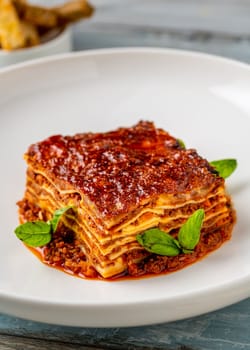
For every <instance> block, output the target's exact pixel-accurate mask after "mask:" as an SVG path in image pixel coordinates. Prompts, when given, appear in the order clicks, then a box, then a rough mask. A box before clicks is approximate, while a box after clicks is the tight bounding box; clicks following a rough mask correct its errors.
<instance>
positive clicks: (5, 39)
mask: <svg viewBox="0 0 250 350" xmlns="http://www.w3.org/2000/svg"><path fill="white" fill-rule="evenodd" d="M0 44H1V47H2V48H3V49H6V50H13V49H18V48H20V47H24V46H25V37H24V33H23V30H22V26H21V21H20V19H19V17H18V14H17V11H16V9H15V7H14V5H13V4H12V2H11V0H0Z"/></svg>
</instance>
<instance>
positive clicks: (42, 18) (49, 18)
mask: <svg viewBox="0 0 250 350" xmlns="http://www.w3.org/2000/svg"><path fill="white" fill-rule="evenodd" d="M13 3H14V5H15V7H16V9H17V12H18V14H19V16H20V18H21V19H22V20H24V21H25V22H29V23H31V24H33V25H35V26H40V27H44V28H54V27H57V26H58V18H57V15H56V13H55V12H54V11H53V10H51V9H49V8H45V7H41V6H36V5H30V4H28V3H27V2H25V1H23V0H13Z"/></svg>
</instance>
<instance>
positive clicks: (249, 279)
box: [0, 47, 250, 327]
mask: <svg viewBox="0 0 250 350" xmlns="http://www.w3.org/2000/svg"><path fill="white" fill-rule="evenodd" d="M138 53H145V54H156V55H159V54H163V55H167V56H169V55H177V56H188V57H194V58H196V59H206V60H210V61H213V62H215V63H217V62H223V63H227V64H230V65H234V66H236V67H239V68H243V69H244V70H247V71H249V72H250V66H249V65H248V64H246V63H244V62H240V61H236V60H234V59H230V58H225V57H222V56H217V55H212V54H207V53H202V52H197V51H188V50H179V49H169V48H156V47H153V48H152V47H122V48H104V49H103V48H102V49H94V50H85V51H78V52H71V53H65V54H58V55H54V56H47V57H43V58H38V59H34V60H30V61H26V62H23V63H18V64H14V65H12V66H10V67H4V68H1V69H0V77H1V75H2V74H11V73H12V72H15V71H17V70H20V69H24V68H29V67H34V66H37V65H41V64H49V63H50V62H56V61H64V60H71V59H74V58H77V57H78V58H79V57H87V56H99V55H114V54H123V55H124V54H138ZM153 278H155V277H153ZM235 281H236V282H235ZM103 282H105V281H103ZM111 283H113V282H111ZM115 283H119V282H115ZM236 283H239V284H242V285H243V286H244V287H245V289H244V292H243V291H241V293H240V296H238V295H237V294H235V293H236V289H237V287H236V285H235V284H236ZM230 287H231V288H232V289H233V290H232V291H233V292H234V298H233V300H232V302H231V303H230V304H228V303H227V304H226V305H231V304H233V303H234V302H238V301H241V300H244V299H246V298H248V297H249V296H250V273H249V274H248V275H245V276H244V277H241V278H239V279H237V280H235V279H234V280H233V281H228V282H227V283H225V284H222V285H219V286H218V285H215V286H210V288H206V289H205V290H204V289H202V290H198V291H195V292H189V293H188V294H185V293H184V294H181V295H178V296H177V297H176V296H175V297H171V300H176V299H177V300H178V299H183V297H184V299H187V300H189V299H190V298H193V297H195V296H198V297H205V296H206V295H207V294H211V292H212V293H216V292H221V291H224V290H228V288H230ZM247 287H248V288H247ZM1 299H2V300H4V299H6V300H9V302H10V303H11V302H14V303H18V302H19V303H20V302H21V303H24V304H27V303H30V304H31V306H32V305H34V303H35V304H36V307H38V308H42V307H43V306H45V305H46V306H47V307H48V306H50V307H52V306H53V307H54V308H56V307H57V308H58V307H60V308H61V309H64V308H69V307H74V308H76V307H78V308H83V309H85V308H100V307H102V308H103V309H107V308H110V307H112V308H114V307H121V306H122V307H126V305H127V303H124V302H116V303H111V302H110V303H107V304H106V303H105V304H103V302H100V303H99V304H98V303H94V304H91V303H89V304H79V303H73V304H72V303H65V302H63V301H59V302H58V301H54V300H53V301H48V300H41V299H36V298H28V297H20V296H19V297H18V295H14V294H13V295H12V294H11V295H9V294H6V293H4V292H3V291H1V290H0V300H1ZM166 301H168V302H169V301H170V299H169V298H164V299H161V300H160V301H157V300H153V299H152V300H149V303H151V304H159V303H160V304H162V302H164V303H166ZM134 303H136V304H137V306H138V301H134ZM128 304H129V305H131V304H133V302H132V301H129V302H128ZM139 304H140V305H139V306H141V305H144V304H145V301H141V303H139ZM222 304H223V303H222ZM226 305H222V306H220V307H216V308H214V309H211V308H210V311H213V310H216V309H218V308H221V307H224V306H226ZM1 309H3V312H5V311H4V310H5V309H6V308H4V307H2V306H1V304H0V311H1ZM206 312H209V311H202V312H201V313H200V312H196V313H194V314H193V315H192V316H196V315H200V314H202V313H206ZM11 314H13V313H11ZM14 315H15V313H14ZM17 316H20V315H19V314H18V315H17ZM186 317H189V316H185V317H184V318H186ZM182 318H183V317H179V318H178V317H177V318H171V319H169V320H167V321H161V322H169V321H174V320H178V319H182ZM40 321H41V322H49V323H50V320H49V319H48V320H47V321H46V320H45V321H44V320H40ZM52 323H56V324H59V323H57V321H56V318H55V319H54V320H52ZM111 323H112V322H111ZM60 324H62V323H60ZM63 324H64V323H63ZM146 324H151V322H148V321H146V320H145V323H139V324H138V323H135V324H133V326H136V325H137V326H138V325H146ZM65 325H78V326H82V325H84V322H83V324H80V323H77V324H74V322H70V323H65ZM88 326H91V327H95V326H94V325H88ZM114 326H116V327H117V326H120V327H123V326H128V325H127V322H124V321H122V320H121V323H120V325H117V323H116V324H115V325H110V326H108V327H114ZM98 327H107V325H106V324H103V325H101V324H99V325H98Z"/></svg>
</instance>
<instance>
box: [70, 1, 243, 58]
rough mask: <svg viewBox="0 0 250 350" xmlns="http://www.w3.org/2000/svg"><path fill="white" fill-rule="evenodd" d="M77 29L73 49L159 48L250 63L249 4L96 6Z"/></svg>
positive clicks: (130, 3) (121, 3) (125, 3)
mask: <svg viewBox="0 0 250 350" xmlns="http://www.w3.org/2000/svg"><path fill="white" fill-rule="evenodd" d="M92 3H93V4H94V5H95V7H96V13H95V15H94V16H93V17H92V18H91V19H90V20H86V21H83V22H81V23H80V24H78V25H76V26H75V27H74V48H75V49H76V50H81V49H93V48H104V47H118V46H120V47H121V46H122V47H124V46H158V47H168V48H178V49H184V50H195V51H201V52H206V53H211V54H216V55H221V56H225V57H229V58H234V59H238V60H241V61H244V62H250V21H249V13H250V1H248V0H245V1H244V0H240V1H238V0H230V1H229V0H220V1H217V0H210V1H208V0H206V1H204V0H203V1H200V0H175V1H171V0H165V1H164V0H154V1H151V0H143V1H142V0H93V1H92Z"/></svg>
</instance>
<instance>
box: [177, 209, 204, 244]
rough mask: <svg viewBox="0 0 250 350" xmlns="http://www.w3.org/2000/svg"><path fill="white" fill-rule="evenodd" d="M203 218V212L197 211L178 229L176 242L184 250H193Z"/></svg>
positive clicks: (198, 237) (198, 238)
mask: <svg viewBox="0 0 250 350" xmlns="http://www.w3.org/2000/svg"><path fill="white" fill-rule="evenodd" d="M204 216H205V213H204V210H203V209H198V210H196V211H195V212H194V213H193V214H192V215H191V216H190V217H189V219H188V220H187V221H186V222H185V224H183V225H182V227H181V228H180V231H179V233H178V241H179V243H180V245H181V247H182V248H184V249H185V250H193V249H194V248H195V247H196V245H197V244H198V242H199V240H200V231H201V226H202V223H203V219H204Z"/></svg>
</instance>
